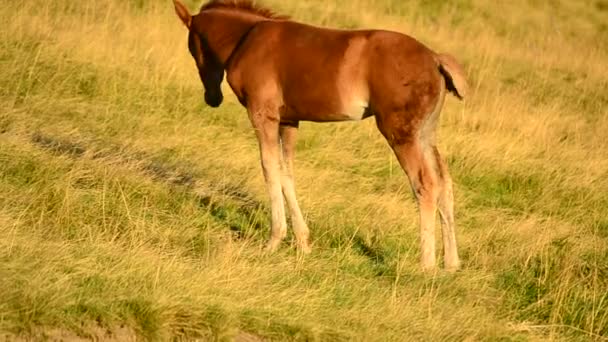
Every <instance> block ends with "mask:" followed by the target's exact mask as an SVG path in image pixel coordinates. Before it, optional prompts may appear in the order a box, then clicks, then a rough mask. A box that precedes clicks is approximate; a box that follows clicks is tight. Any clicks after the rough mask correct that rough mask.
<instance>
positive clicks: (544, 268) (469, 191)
mask: <svg viewBox="0 0 608 342" xmlns="http://www.w3.org/2000/svg"><path fill="white" fill-rule="evenodd" d="M264 3H265V4H267V5H268V6H270V7H272V8H276V9H277V10H279V11H281V12H283V13H287V14H290V15H292V16H293V17H294V18H295V19H297V20H301V21H305V22H308V23H314V24H320V25H326V26H332V27H376V28H388V29H394V30H399V31H402V32H406V33H410V34H412V35H414V36H415V37H417V38H418V39H419V40H421V41H423V42H424V43H425V44H427V45H429V46H430V47H432V48H433V49H434V50H436V51H445V52H449V53H451V54H453V55H455V56H457V57H458V59H459V60H460V61H462V62H463V64H464V65H465V66H466V70H467V73H468V76H469V81H470V84H471V85H472V89H473V91H474V92H473V94H472V96H471V97H470V98H469V99H467V101H466V103H465V104H464V105H462V104H461V103H460V102H458V101H457V100H455V99H454V98H450V99H448V100H447V103H446V105H445V109H444V111H443V113H442V119H441V128H440V132H439V137H440V149H441V150H442V151H443V153H444V155H445V156H446V158H447V159H448V161H449V164H450V168H451V172H452V175H453V178H454V181H455V186H456V190H455V191H456V211H457V213H456V218H457V225H458V238H459V243H460V249H461V254H462V258H463V269H462V271H460V272H458V273H456V274H445V273H443V272H438V273H436V274H431V275H429V274H424V273H422V272H420V270H419V267H418V252H419V251H418V234H417V231H418V222H417V214H416V208H415V204H414V201H413V200H412V198H411V195H410V190H409V185H408V184H407V181H406V178H405V176H404V175H403V173H402V171H401V170H400V168H399V167H398V165H397V163H396V161H395V159H394V157H393V155H392V153H391V151H390V149H389V148H388V146H387V144H386V142H385V141H384V140H383V138H382V137H381V136H380V134H379V133H378V132H377V130H376V128H375V123H374V121H373V119H368V120H366V121H364V122H358V123H339V124H311V123H305V124H303V125H302V126H301V127H302V129H301V130H300V131H301V133H300V140H299V142H298V150H297V156H296V182H297V188H298V192H299V197H300V204H301V205H302V208H303V211H304V213H305V215H306V218H307V221H308V222H309V224H310V227H311V231H312V240H313V243H314V246H313V248H314V251H313V253H312V254H311V255H307V256H302V255H299V254H298V253H297V252H296V250H295V248H294V246H293V245H292V243H291V241H287V242H286V243H285V245H284V246H283V247H282V248H281V250H280V251H279V252H278V253H276V254H273V255H265V254H263V253H262V246H263V244H264V242H265V240H266V238H267V235H268V223H269V205H268V202H267V198H266V191H265V187H264V183H263V178H262V174H261V169H260V167H259V161H258V151H257V143H256V141H255V137H254V134H253V131H252V129H251V128H250V124H249V122H248V119H247V116H246V114H245V112H244V110H243V109H242V108H241V107H240V105H238V103H237V101H236V99H235V98H234V96H232V95H231V94H229V91H228V90H226V95H227V96H226V100H225V102H224V104H223V105H222V107H221V108H220V109H217V110H212V109H211V108H208V107H206V106H205V105H204V103H203V101H202V91H201V85H200V81H199V80H198V76H197V74H196V71H195V66H194V64H193V62H192V61H191V58H190V56H189V55H188V52H187V47H186V33H185V29H184V28H183V27H182V25H181V24H180V22H179V20H178V19H177V18H176V17H175V15H174V13H173V8H172V4H171V2H170V1H169V0H166V1H160V0H158V1H156V0H155V1H144V0H137V1H135V0H133V1H118V0H96V1H80V2H78V1H59V0H49V1H42V0H31V1H27V2H19V1H6V0H1V1H0V4H1V6H0V13H1V16H2V18H4V19H3V25H2V28H1V29H0V71H1V72H0V108H2V109H1V110H0V194H1V195H0V340H1V339H8V340H12V339H21V338H34V339H36V340H40V339H49V340H53V339H61V338H63V339H72V338H74V339H75V338H85V339H86V338H98V339H99V338H101V339H110V340H111V339H114V340H127V339H146V340H148V339H149V340H167V339H173V338H177V339H180V338H183V339H186V340H187V339H195V338H200V339H203V340H205V339H210V340H222V341H224V340H232V339H236V340H240V341H257V340H317V341H326V340H361V341H370V340H372V341H373V340H377V341H402V340H429V341H436V340H499V339H500V340H517V341H525V340H547V339H550V340H565V339H568V340H589V339H592V340H601V339H605V338H606V336H608V139H607V137H608V136H607V132H608V113H607V108H608V90H607V89H608V69H607V68H606V66H607V65H608V25H607V24H606V23H608V2H606V1H604V0H594V1H585V2H583V1H576V0H570V1H566V0H554V1H548V0H527V1H524V0H519V1H500V2H497V3H494V2H490V1H484V0H458V1H450V2H444V1H422V0H412V1H407V2H404V1H396V0H374V1H372V0H353V1H350V2H348V4H347V5H344V4H342V3H343V1H333V0H330V1H328V0H303V1H280V0H266V1H265V2H264ZM198 5H199V4H198V3H195V2H194V1H191V2H189V6H190V8H191V9H195V8H197V7H198ZM226 89H227V88H226ZM290 234H291V233H290ZM290 239H291V235H290V238H289V239H288V240H290Z"/></svg>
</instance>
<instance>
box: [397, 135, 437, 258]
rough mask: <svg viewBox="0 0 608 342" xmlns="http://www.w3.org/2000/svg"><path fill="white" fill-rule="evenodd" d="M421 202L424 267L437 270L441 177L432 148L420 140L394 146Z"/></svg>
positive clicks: (419, 202)
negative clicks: (437, 218)
mask: <svg viewBox="0 0 608 342" xmlns="http://www.w3.org/2000/svg"><path fill="white" fill-rule="evenodd" d="M392 148H393V151H395V155H396V156H397V159H398V160H399V163H400V164H401V167H402V168H403V169H404V170H405V173H406V174H407V176H408V178H409V180H410V184H411V186H412V191H413V192H414V196H415V197H416V201H417V202H418V210H419V214H420V249H421V257H420V259H421V260H420V261H421V264H422V268H423V269H425V270H431V269H433V268H435V215H436V211H437V205H436V203H437V198H438V196H439V190H440V189H439V186H438V177H437V173H436V172H435V168H434V160H433V159H432V158H430V155H429V151H428V148H427V147H426V146H425V144H424V143H423V142H421V141H418V139H415V140H413V141H409V142H406V143H399V144H392Z"/></svg>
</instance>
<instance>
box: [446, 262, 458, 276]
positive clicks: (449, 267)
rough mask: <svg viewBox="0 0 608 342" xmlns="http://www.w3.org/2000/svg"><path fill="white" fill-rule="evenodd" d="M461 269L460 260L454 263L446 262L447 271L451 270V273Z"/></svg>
mask: <svg viewBox="0 0 608 342" xmlns="http://www.w3.org/2000/svg"><path fill="white" fill-rule="evenodd" d="M459 269H460V263H459V262H457V263H454V264H446V265H445V270H446V271H447V272H450V273H454V272H456V271H458V270H459Z"/></svg>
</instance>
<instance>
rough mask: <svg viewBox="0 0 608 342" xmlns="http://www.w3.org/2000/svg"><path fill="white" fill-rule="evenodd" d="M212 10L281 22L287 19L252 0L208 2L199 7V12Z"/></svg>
mask: <svg viewBox="0 0 608 342" xmlns="http://www.w3.org/2000/svg"><path fill="white" fill-rule="evenodd" d="M214 8H225V9H233V10H237V11H242V12H247V13H252V14H257V15H259V16H262V17H264V18H268V19H276V20H283V19H289V17H288V16H286V15H280V14H276V13H275V12H274V11H272V10H270V9H268V8H266V7H262V6H259V5H257V4H255V2H254V1H252V0H210V1H209V2H208V3H206V4H204V5H203V7H201V12H202V11H205V10H209V9H214Z"/></svg>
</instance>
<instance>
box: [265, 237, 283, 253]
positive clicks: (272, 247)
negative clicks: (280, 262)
mask: <svg viewBox="0 0 608 342" xmlns="http://www.w3.org/2000/svg"><path fill="white" fill-rule="evenodd" d="M280 245H281V240H270V241H268V243H266V247H265V248H264V251H265V252H266V253H274V252H276V251H277V250H278V249H279V246H280Z"/></svg>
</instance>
